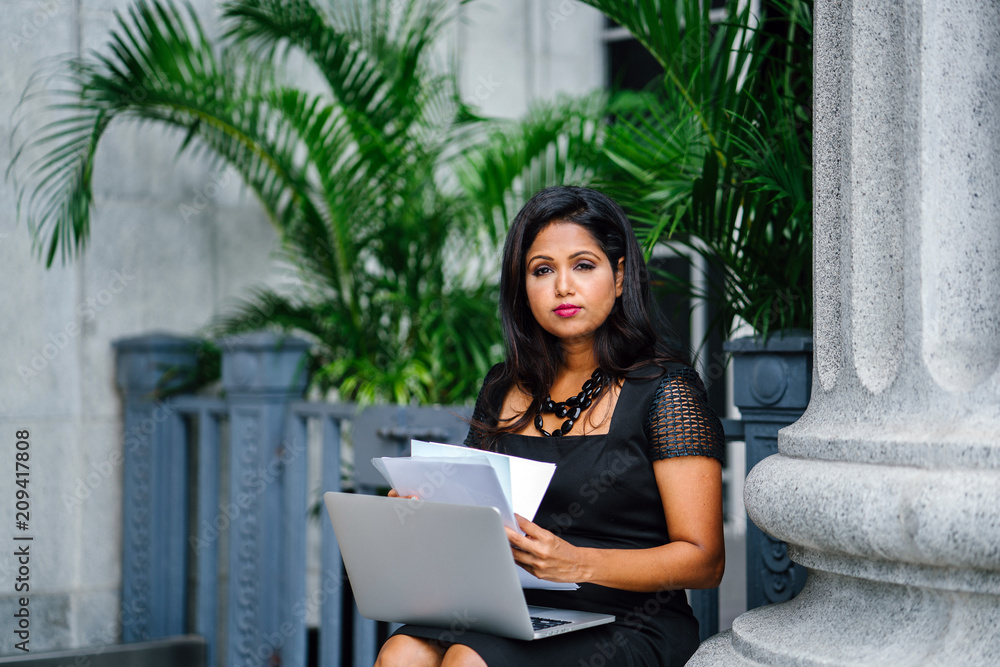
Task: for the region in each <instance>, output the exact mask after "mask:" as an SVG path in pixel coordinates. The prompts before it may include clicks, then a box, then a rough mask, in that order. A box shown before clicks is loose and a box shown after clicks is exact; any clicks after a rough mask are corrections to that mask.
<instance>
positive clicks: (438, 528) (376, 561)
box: [324, 492, 615, 640]
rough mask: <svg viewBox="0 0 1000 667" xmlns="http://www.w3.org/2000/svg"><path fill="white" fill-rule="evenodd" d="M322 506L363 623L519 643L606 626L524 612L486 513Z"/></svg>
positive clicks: (344, 503) (370, 500)
mask: <svg viewBox="0 0 1000 667" xmlns="http://www.w3.org/2000/svg"><path fill="white" fill-rule="evenodd" d="M324 500H325V501H326V507H327V510H328V511H329V513H330V520H331V521H332V522H333V531H334V533H335V534H336V536H337V544H338V545H339V546H340V553H341V554H342V555H343V558H344V567H345V568H346V569H347V576H348V578H349V579H350V580H351V588H352V589H353V591H354V597H355V600H356V601H357V604H358V610H359V611H360V612H361V614H362V616H365V617H366V618H370V619H374V620H377V621H390V622H398V623H416V624H420V625H430V626H433V627H441V628H448V629H449V630H450V631H451V632H452V634H458V633H459V631H460V630H475V631H477V632H486V633H490V634H494V635H500V636H501V637H511V638H513V639H526V640H527V639H541V638H542V637H550V636H552V635H558V634H562V633H564V632H572V631H574V630H581V629H583V628H589V627H592V626H595V625H601V624H603V623H610V622H612V621H614V620H615V617H614V616H611V615H608V614H594V613H590V612H583V611H572V610H565V609H551V608H549V607H529V606H528V604H527V603H526V602H525V600H524V592H523V591H522V590H521V585H520V583H519V580H518V576H517V570H516V568H517V567H518V566H517V564H516V563H514V558H513V557H512V556H511V553H510V543H509V542H508V541H507V535H506V533H505V532H504V529H503V523H502V522H501V520H500V513H499V512H498V511H497V510H495V509H493V508H492V507H472V506H468V505H450V504H444V503H432V502H427V501H423V502H415V501H410V500H407V499H405V498H385V497H382V496H365V495H358V494H353V493H333V492H328V493H326V494H325V495H324ZM533 619H538V620H536V621H534V622H533Z"/></svg>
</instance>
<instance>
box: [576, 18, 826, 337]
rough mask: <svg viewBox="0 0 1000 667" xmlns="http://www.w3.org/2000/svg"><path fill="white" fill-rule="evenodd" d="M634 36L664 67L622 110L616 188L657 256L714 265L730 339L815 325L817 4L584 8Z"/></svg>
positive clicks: (720, 317)
mask: <svg viewBox="0 0 1000 667" xmlns="http://www.w3.org/2000/svg"><path fill="white" fill-rule="evenodd" d="M583 1H584V2H586V3H587V4H589V5H592V6H594V7H596V8H598V9H600V10H601V11H602V12H603V13H604V14H606V15H607V16H608V17H609V18H611V19H612V20H614V21H615V22H617V23H618V24H620V25H621V26H623V27H625V28H626V29H628V30H629V31H630V32H631V34H632V35H633V36H634V37H635V38H636V39H637V40H638V41H639V42H640V43H641V44H642V45H643V46H644V47H645V48H646V49H647V50H648V51H649V53H650V54H652V56H653V57H654V58H655V59H656V60H657V62H658V63H659V65H660V66H661V67H662V68H663V72H664V76H663V80H662V83H660V84H657V85H654V86H652V88H651V89H650V91H649V92H648V98H647V99H648V103H647V105H646V106H645V108H644V109H643V110H642V112H641V113H633V112H627V113H624V114H618V115H617V116H616V117H615V119H614V120H615V122H614V123H613V125H612V127H611V128H610V130H609V132H608V136H607V137H606V141H605V150H606V153H607V155H608V157H609V158H610V159H611V160H612V161H613V162H614V163H615V164H616V165H618V167H619V168H620V170H619V171H618V172H617V175H616V176H615V177H614V178H612V179H611V180H609V181H608V182H607V183H605V187H606V188H607V189H609V190H611V191H612V192H614V194H615V195H616V196H617V197H618V199H619V200H620V201H621V202H622V203H623V205H625V206H626V207H627V208H628V209H629V211H630V213H631V215H632V217H633V220H635V221H636V223H637V224H638V225H639V226H640V234H641V235H642V236H643V237H644V240H645V243H646V246H647V248H649V249H652V247H653V246H654V245H655V244H657V243H665V244H667V245H679V246H686V247H687V248H689V249H690V250H691V251H693V252H695V253H698V254H700V255H701V256H703V257H704V258H705V259H706V263H707V265H708V267H709V272H708V276H707V278H708V279H707V280H706V281H705V282H703V283H700V284H707V285H708V288H707V290H704V289H702V288H700V287H698V286H697V285H695V284H693V283H692V282H690V281H687V280H684V279H681V278H679V277H676V276H670V275H664V276H662V278H663V280H664V281H666V282H667V284H668V285H669V286H671V287H672V288H674V289H675V290H676V291H679V292H682V293H685V294H688V295H690V296H697V297H702V298H707V299H708V300H709V301H710V302H713V303H714V304H715V305H716V313H717V317H716V320H715V322H714V324H715V326H716V327H717V329H718V330H719V331H720V332H721V333H722V335H723V336H727V335H729V334H730V333H731V332H732V330H733V329H734V327H735V326H736V325H737V324H738V323H739V322H740V321H741V320H742V321H745V322H747V323H749V324H750V325H751V326H752V327H753V328H754V330H755V331H756V332H758V333H760V334H763V335H765V336H766V334H767V333H768V331H769V330H773V329H788V328H805V329H808V328H809V327H810V326H811V320H812V297H811V294H812V284H811V259H812V206H811V157H812V156H811V142H812V130H811V127H812V124H811V81H812V58H811V46H812V11H811V10H812V2H811V0H764V2H762V3H761V6H760V12H759V13H758V14H756V15H755V14H753V13H751V3H749V2H729V3H727V5H726V7H727V9H725V10H724V13H725V16H724V17H722V18H720V17H719V16H718V15H716V14H714V13H713V11H714V10H712V9H711V8H710V7H711V4H712V3H709V2H697V1H694V0H624V1H623V0H583Z"/></svg>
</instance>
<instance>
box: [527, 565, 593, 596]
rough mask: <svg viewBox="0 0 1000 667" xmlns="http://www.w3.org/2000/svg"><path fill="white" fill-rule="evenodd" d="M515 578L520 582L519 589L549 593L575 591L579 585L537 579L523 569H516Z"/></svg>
mask: <svg viewBox="0 0 1000 667" xmlns="http://www.w3.org/2000/svg"><path fill="white" fill-rule="evenodd" d="M517 578H518V579H520V580H521V588H544V589H546V590H550V591H575V590H576V589H578V588H579V587H580V584H560V583H556V582H554V581H545V580H544V579H539V578H538V577H536V576H535V575H533V574H531V573H530V572H528V571H527V570H525V569H524V568H523V567H518V568H517Z"/></svg>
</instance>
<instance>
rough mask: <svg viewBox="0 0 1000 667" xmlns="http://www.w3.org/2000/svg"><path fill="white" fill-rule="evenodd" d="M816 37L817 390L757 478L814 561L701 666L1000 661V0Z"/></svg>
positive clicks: (774, 530)
mask: <svg viewBox="0 0 1000 667" xmlns="http://www.w3.org/2000/svg"><path fill="white" fill-rule="evenodd" d="M815 36H816V40H815V73H816V77H815V86H816V88H815V90H816V92H815V111H814V113H815V135H814V136H815V150H814V165H815V166H814V169H815V171H814V188H815V232H814V239H815V267H814V271H815V274H814V275H815V285H816V296H815V299H816V301H815V306H816V308H815V312H816V316H815V325H814V326H815V331H814V344H815V366H814V375H813V394H812V399H811V402H810V404H809V408H808V409H807V411H806V413H805V415H804V416H803V417H802V419H801V420H799V421H798V422H796V423H795V424H793V425H792V426H790V427H788V428H786V429H784V430H782V431H781V433H780V435H779V438H778V450H779V453H778V454H777V455H775V456H772V457H770V458H768V459H766V460H764V461H763V462H761V463H760V464H758V465H757V467H756V468H755V469H754V471H753V472H752V473H751V475H750V477H749V478H748V480H747V486H746V501H747V509H748V512H749V513H750V516H751V518H752V519H753V520H754V522H756V523H757V524H758V525H759V526H760V527H761V528H762V529H763V530H764V531H766V532H768V533H770V534H772V535H774V536H775V537H777V538H779V539H782V540H785V541H786V542H788V543H789V545H790V546H789V552H790V555H791V556H792V559H793V560H795V561H796V562H797V563H800V564H802V565H804V566H805V567H806V568H808V570H809V577H808V582H807V584H806V587H805V589H804V590H803V592H802V593H801V594H800V595H799V596H798V597H797V598H795V599H794V600H792V601H790V602H787V603H783V604H779V605H771V606H767V607H762V608H760V609H756V610H753V611H750V612H747V613H746V614H744V615H742V616H740V617H739V618H737V619H736V621H735V622H734V623H733V629H732V631H731V632H729V633H724V634H722V635H718V636H716V638H714V639H712V640H710V641H709V642H706V643H705V644H704V645H703V646H702V648H701V649H700V650H699V652H698V654H697V655H696V656H695V658H694V660H693V661H692V663H691V664H693V665H736V664H761V663H763V664H778V665H791V664H795V665H819V664H823V665H843V664H852V665H856V664H873V665H876V664H877V665H897V664H898V665H904V664H905V665H939V666H941V667H944V666H945V665H995V664H1000V632H998V631H997V628H998V627H1000V167H998V165H1000V56H998V54H1000V3H997V2H981V1H979V0H949V1H948V2H940V1H938V0H900V1H898V2H888V1H875V0H842V1H840V2H834V1H832V0H817V2H816V6H815Z"/></svg>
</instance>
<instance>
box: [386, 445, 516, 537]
mask: <svg viewBox="0 0 1000 667" xmlns="http://www.w3.org/2000/svg"><path fill="white" fill-rule="evenodd" d="M372 465H374V466H375V467H376V468H377V469H378V470H379V472H381V473H382V475H383V476H384V477H385V478H386V481H387V482H388V483H389V485H390V486H392V488H394V489H395V490H396V492H397V493H399V495H401V496H416V497H417V498H419V499H420V500H429V501H431V502H436V503H451V504H454V505H478V506H480V507H495V508H496V509H497V510H498V511H499V512H500V518H501V519H502V520H503V523H504V525H505V526H508V527H510V528H512V529H513V530H516V531H518V532H520V533H522V534H523V531H521V529H520V528H519V527H518V525H517V522H516V521H515V519H514V512H513V510H512V509H511V507H510V503H509V502H508V500H507V497H506V496H505V495H504V493H503V489H502V488H501V487H500V481H499V480H498V479H497V475H496V471H495V470H494V469H493V466H491V465H490V464H489V462H488V461H486V460H485V458H483V457H479V458H478V459H467V460H466V459H463V460H457V459H455V458H453V457H416V458H413V457H392V456H383V457H381V458H374V459H372Z"/></svg>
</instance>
